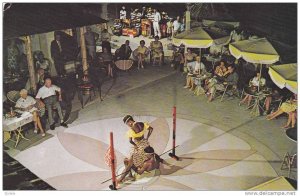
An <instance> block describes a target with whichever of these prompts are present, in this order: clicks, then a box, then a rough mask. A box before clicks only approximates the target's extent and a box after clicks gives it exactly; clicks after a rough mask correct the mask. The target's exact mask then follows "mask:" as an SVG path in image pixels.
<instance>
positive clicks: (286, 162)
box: [280, 152, 297, 178]
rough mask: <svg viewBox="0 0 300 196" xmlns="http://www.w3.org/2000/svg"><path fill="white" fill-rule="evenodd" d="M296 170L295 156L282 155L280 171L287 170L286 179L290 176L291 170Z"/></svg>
mask: <svg viewBox="0 0 300 196" xmlns="http://www.w3.org/2000/svg"><path fill="white" fill-rule="evenodd" d="M296 168H297V154H293V155H290V154H289V153H288V152H287V153H286V154H285V155H284V158H283V161H282V164H281V168H280V169H281V170H288V178H289V177H290V175H291V171H292V169H296Z"/></svg>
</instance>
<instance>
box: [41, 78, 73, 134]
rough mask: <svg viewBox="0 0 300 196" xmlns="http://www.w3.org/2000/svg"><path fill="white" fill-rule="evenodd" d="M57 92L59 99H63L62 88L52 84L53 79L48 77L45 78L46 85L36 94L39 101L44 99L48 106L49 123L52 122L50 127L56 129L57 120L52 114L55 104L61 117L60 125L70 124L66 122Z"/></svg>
mask: <svg viewBox="0 0 300 196" xmlns="http://www.w3.org/2000/svg"><path fill="white" fill-rule="evenodd" d="M56 92H58V93H59V97H58V100H59V101H62V98H61V89H60V88H59V87H58V86H56V85H53V84H52V81H51V79H50V78H47V79H46V80H45V85H44V86H43V87H42V88H40V89H39V91H38V93H37V95H36V97H35V98H36V99H37V101H38V102H41V99H43V102H44V103H45V105H46V108H47V110H48V120H49V124H50V129H51V130H54V129H55V122H54V120H53V116H52V109H53V106H54V107H55V108H56V109H57V111H58V115H59V118H60V125H61V126H63V127H66V128H67V127H68V125H67V124H66V123H65V122H64V120H63V119H64V117H63V114H62V111H61V107H60V103H59V102H58V101H57V96H56Z"/></svg>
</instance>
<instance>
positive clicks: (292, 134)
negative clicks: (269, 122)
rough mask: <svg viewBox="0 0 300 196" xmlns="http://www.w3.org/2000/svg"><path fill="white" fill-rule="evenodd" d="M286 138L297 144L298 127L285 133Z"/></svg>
mask: <svg viewBox="0 0 300 196" xmlns="http://www.w3.org/2000/svg"><path fill="white" fill-rule="evenodd" d="M285 134H286V136H287V137H288V138H289V139H291V140H292V141H294V142H297V127H294V128H289V129H287V130H286V131H285Z"/></svg>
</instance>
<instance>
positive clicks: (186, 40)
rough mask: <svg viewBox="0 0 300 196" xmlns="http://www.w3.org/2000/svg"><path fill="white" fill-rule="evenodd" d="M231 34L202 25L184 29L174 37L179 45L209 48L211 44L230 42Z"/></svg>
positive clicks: (174, 41)
mask: <svg viewBox="0 0 300 196" xmlns="http://www.w3.org/2000/svg"><path fill="white" fill-rule="evenodd" d="M229 41H230V36H229V35H226V34H223V33H220V32H217V31H214V30H211V29H203V28H201V27H197V28H193V29H191V30H189V31H184V32H182V33H180V34H178V35H176V36H175V37H174V38H173V44H174V45H176V46H179V45H181V44H184V45H185V46H186V47H190V48H208V47H210V46H211V45H213V44H215V45H224V44H227V43H229Z"/></svg>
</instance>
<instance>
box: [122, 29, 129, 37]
mask: <svg viewBox="0 0 300 196" xmlns="http://www.w3.org/2000/svg"><path fill="white" fill-rule="evenodd" d="M128 30H129V29H128V28H123V29H122V35H125V36H126V35H128Z"/></svg>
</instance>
